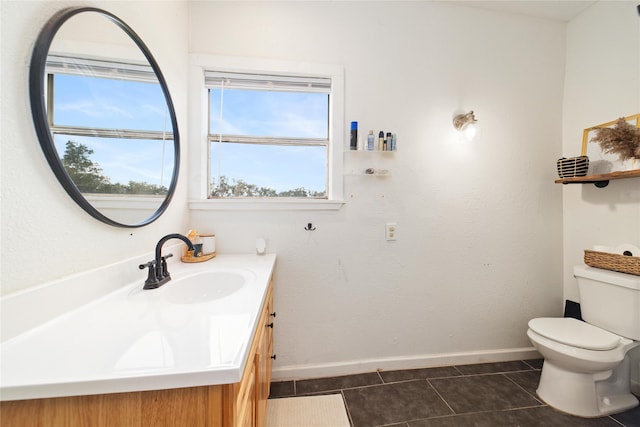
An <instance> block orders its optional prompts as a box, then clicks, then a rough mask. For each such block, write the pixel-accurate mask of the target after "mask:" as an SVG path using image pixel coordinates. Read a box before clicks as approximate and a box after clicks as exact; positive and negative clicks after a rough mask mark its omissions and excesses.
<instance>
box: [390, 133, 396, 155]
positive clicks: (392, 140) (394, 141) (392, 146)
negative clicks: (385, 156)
mask: <svg viewBox="0 0 640 427" xmlns="http://www.w3.org/2000/svg"><path fill="white" fill-rule="evenodd" d="M391 151H396V134H395V133H394V134H393V135H392V136H391Z"/></svg>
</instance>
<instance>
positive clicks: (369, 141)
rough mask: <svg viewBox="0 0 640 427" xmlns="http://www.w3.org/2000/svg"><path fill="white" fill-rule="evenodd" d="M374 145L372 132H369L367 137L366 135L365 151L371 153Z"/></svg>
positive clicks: (374, 139) (374, 140)
mask: <svg viewBox="0 0 640 427" xmlns="http://www.w3.org/2000/svg"><path fill="white" fill-rule="evenodd" d="M375 143H376V137H375V136H374V135H373V131H372V130H370V131H369V135H367V150H368V151H373V148H374V144H375Z"/></svg>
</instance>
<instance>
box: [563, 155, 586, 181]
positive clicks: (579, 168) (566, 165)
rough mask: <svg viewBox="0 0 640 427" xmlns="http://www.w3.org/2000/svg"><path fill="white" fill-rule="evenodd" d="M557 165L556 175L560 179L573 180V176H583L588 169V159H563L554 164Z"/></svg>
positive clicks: (582, 157)
mask: <svg viewBox="0 0 640 427" xmlns="http://www.w3.org/2000/svg"><path fill="white" fill-rule="evenodd" d="M556 163H557V165H558V175H559V176H560V178H573V177H575V176H585V175H586V174H587V170H588V169H589V158H588V157H587V156H580V157H568V158H567V157H563V158H561V159H558V161H557V162H556Z"/></svg>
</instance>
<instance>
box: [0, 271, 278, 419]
mask: <svg viewBox="0 0 640 427" xmlns="http://www.w3.org/2000/svg"><path fill="white" fill-rule="evenodd" d="M272 313H273V280H271V281H270V283H269V287H268V289H267V295H266V298H265V301H264V303H263V305H262V308H261V311H260V319H259V321H258V324H257V327H256V331H255V335H254V339H253V342H252V344H251V350H250V353H249V356H248V359H247V364H246V367H245V370H244V372H243V375H242V379H241V381H240V382H239V383H235V384H220V385H212V386H203V387H188V388H179V389H167V390H153V391H142V392H128V393H112V394H101V395H90V396H70V397H56V398H45V399H31V400H16V401H6V402H0V425H2V426H7V427H9V426H11V427H22V426H24V427H34V426H38V427H68V426H83V427H94V426H95V427H112V426H118V427H142V426H153V427H159V426H167V427H176V426H189V427H195V426H203V427H265V426H266V416H267V399H268V397H269V384H270V381H271V362H272V358H271V356H272V355H273V332H272V331H273V325H272V322H273V316H272ZM270 324H271V326H269V325H270ZM43 357H44V356H43Z"/></svg>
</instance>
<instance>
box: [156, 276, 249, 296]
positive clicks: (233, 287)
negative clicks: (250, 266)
mask: <svg viewBox="0 0 640 427" xmlns="http://www.w3.org/2000/svg"><path fill="white" fill-rule="evenodd" d="M249 280H251V273H250V272H239V271H203V272H200V273H196V274H192V275H189V276H185V277H181V278H179V279H174V280H171V281H170V282H169V283H167V284H166V285H164V289H163V291H164V292H163V297H164V299H165V301H167V302H169V303H173V304H198V303H204V302H210V301H213V300H219V299H222V298H225V297H228V296H230V295H232V294H234V293H236V292H238V291H239V290H240V289H242V288H243V287H244V285H246V284H247V282H248V281H249Z"/></svg>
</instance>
